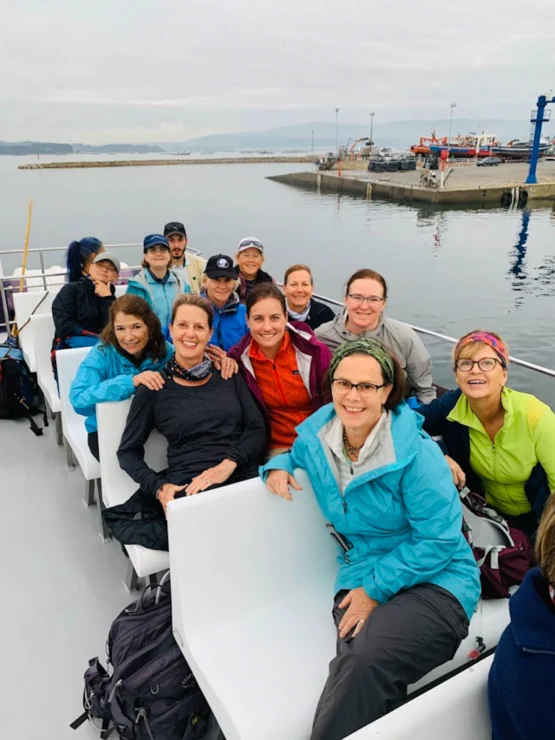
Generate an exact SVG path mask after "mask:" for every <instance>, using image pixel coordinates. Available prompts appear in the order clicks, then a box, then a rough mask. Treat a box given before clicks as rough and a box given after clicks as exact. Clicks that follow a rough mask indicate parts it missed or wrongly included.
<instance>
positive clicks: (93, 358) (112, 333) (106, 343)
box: [69, 295, 173, 460]
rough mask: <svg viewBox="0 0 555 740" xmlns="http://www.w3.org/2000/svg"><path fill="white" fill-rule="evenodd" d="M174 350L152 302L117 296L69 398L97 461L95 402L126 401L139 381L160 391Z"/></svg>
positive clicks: (128, 296) (81, 366) (72, 386)
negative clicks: (162, 371) (79, 416)
mask: <svg viewBox="0 0 555 740" xmlns="http://www.w3.org/2000/svg"><path fill="white" fill-rule="evenodd" d="M172 354H173V347H172V346H171V345H170V344H167V343H166V341H165V339H164V336H163V334H162V330H161V327H160V322H159V321H158V318H157V316H156V314H155V313H154V311H153V310H152V309H151V308H150V306H149V305H148V303H147V302H146V301H145V300H143V299H142V298H140V297H139V296H134V295H124V296H121V298H117V299H116V300H115V301H114V304H113V305H112V308H111V310H110V321H109V323H108V325H107V326H106V328H105V329H104V331H103V332H102V334H101V337H100V343H99V344H97V345H96V346H95V347H93V348H92V349H91V351H90V352H89V354H88V355H87V356H86V358H85V359H84V360H83V362H82V363H81V365H80V366H79V369H78V371H77V375H76V376H75V379H74V381H73V383H72V385H71V391H70V394H69V400H70V401H71V404H72V406H73V408H74V409H75V411H76V412H77V413H78V414H82V415H83V416H86V417H87V418H86V420H85V427H86V429H87V432H88V442H89V449H90V451H91V453H92V454H93V455H94V457H96V459H97V460H98V459H99V455H98V431H97V422H96V404H97V403H103V402H104V401H123V400H124V399H126V398H129V397H130V396H132V395H133V393H134V392H135V390H136V388H138V386H139V385H146V387H147V388H150V389H151V390H160V389H161V388H162V386H163V385H164V379H163V377H162V375H161V374H160V371H161V370H162V369H163V368H164V366H165V364H166V363H167V362H168V360H169V359H170V357H171V356H172Z"/></svg>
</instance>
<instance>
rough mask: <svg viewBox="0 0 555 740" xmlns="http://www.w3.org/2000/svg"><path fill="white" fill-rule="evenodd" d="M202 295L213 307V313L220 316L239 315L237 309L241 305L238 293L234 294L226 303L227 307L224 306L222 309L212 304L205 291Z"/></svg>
mask: <svg viewBox="0 0 555 740" xmlns="http://www.w3.org/2000/svg"><path fill="white" fill-rule="evenodd" d="M200 294H201V296H202V297H203V298H204V299H205V300H206V301H208V303H209V304H210V305H211V306H212V309H213V311H214V312H215V313H218V314H220V316H221V315H222V314H228V313H237V309H238V308H239V305H240V301H239V296H238V295H237V293H235V292H233V293H232V294H231V295H230V296H229V298H228V299H227V301H226V302H225V306H222V307H221V308H219V307H218V306H215V305H214V304H213V303H212V301H211V300H210V299H209V298H208V295H207V293H206V291H205V290H202V291H201V293H200Z"/></svg>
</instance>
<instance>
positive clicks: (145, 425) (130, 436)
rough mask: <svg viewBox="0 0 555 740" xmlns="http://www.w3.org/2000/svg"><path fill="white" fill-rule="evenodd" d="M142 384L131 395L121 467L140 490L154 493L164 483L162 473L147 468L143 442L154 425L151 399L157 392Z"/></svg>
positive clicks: (119, 454)
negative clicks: (132, 395)
mask: <svg viewBox="0 0 555 740" xmlns="http://www.w3.org/2000/svg"><path fill="white" fill-rule="evenodd" d="M162 392H163V391H151V390H149V389H148V388H145V386H140V387H139V389H138V390H137V393H135V396H134V397H133V401H132V402H131V408H130V410H129V415H128V417H127V423H126V425H125V429H124V432H123V435H122V438H121V442H120V446H119V449H118V460H119V464H120V467H121V468H122V469H123V470H125V472H126V473H127V475H129V476H130V477H131V478H133V480H134V481H135V482H136V483H138V484H139V486H140V487H141V489H142V490H143V491H145V492H146V493H150V494H152V495H153V496H154V495H155V494H156V491H157V490H158V489H159V488H160V486H161V485H162V484H163V483H165V482H166V478H165V477H164V475H162V474H161V473H157V472H156V471H154V470H152V468H149V467H148V465H147V464H146V462H145V444H146V441H147V439H148V438H149V436H150V433H151V431H152V430H153V429H155V427H156V423H155V419H154V402H155V396H156V393H162Z"/></svg>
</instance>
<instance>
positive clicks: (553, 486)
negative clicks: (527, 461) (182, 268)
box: [532, 407, 555, 493]
mask: <svg viewBox="0 0 555 740" xmlns="http://www.w3.org/2000/svg"><path fill="white" fill-rule="evenodd" d="M532 437H533V439H534V446H535V449H536V456H537V458H538V462H539V463H540V465H541V466H542V468H543V469H544V470H545V473H546V475H547V480H548V483H549V490H550V491H551V493H554V492H555V414H554V413H553V411H551V409H550V408H548V407H545V409H544V413H543V414H542V415H541V417H540V418H539V419H538V421H537V423H536V424H535V425H534V427H533V431H532Z"/></svg>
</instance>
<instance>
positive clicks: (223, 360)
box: [205, 344, 239, 380]
mask: <svg viewBox="0 0 555 740" xmlns="http://www.w3.org/2000/svg"><path fill="white" fill-rule="evenodd" d="M205 351H206V354H207V355H208V357H210V359H211V360H212V362H213V363H214V367H215V368H216V370H219V371H220V373H221V376H222V378H223V379H224V380H229V379H230V378H232V377H233V376H234V375H235V373H237V372H238V371H239V365H238V364H237V363H236V362H235V360H232V359H231V357H228V356H227V355H226V353H225V352H224V351H223V349H221V348H220V347H216V345H215V344H209V345H208V346H207V347H206V350H205Z"/></svg>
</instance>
